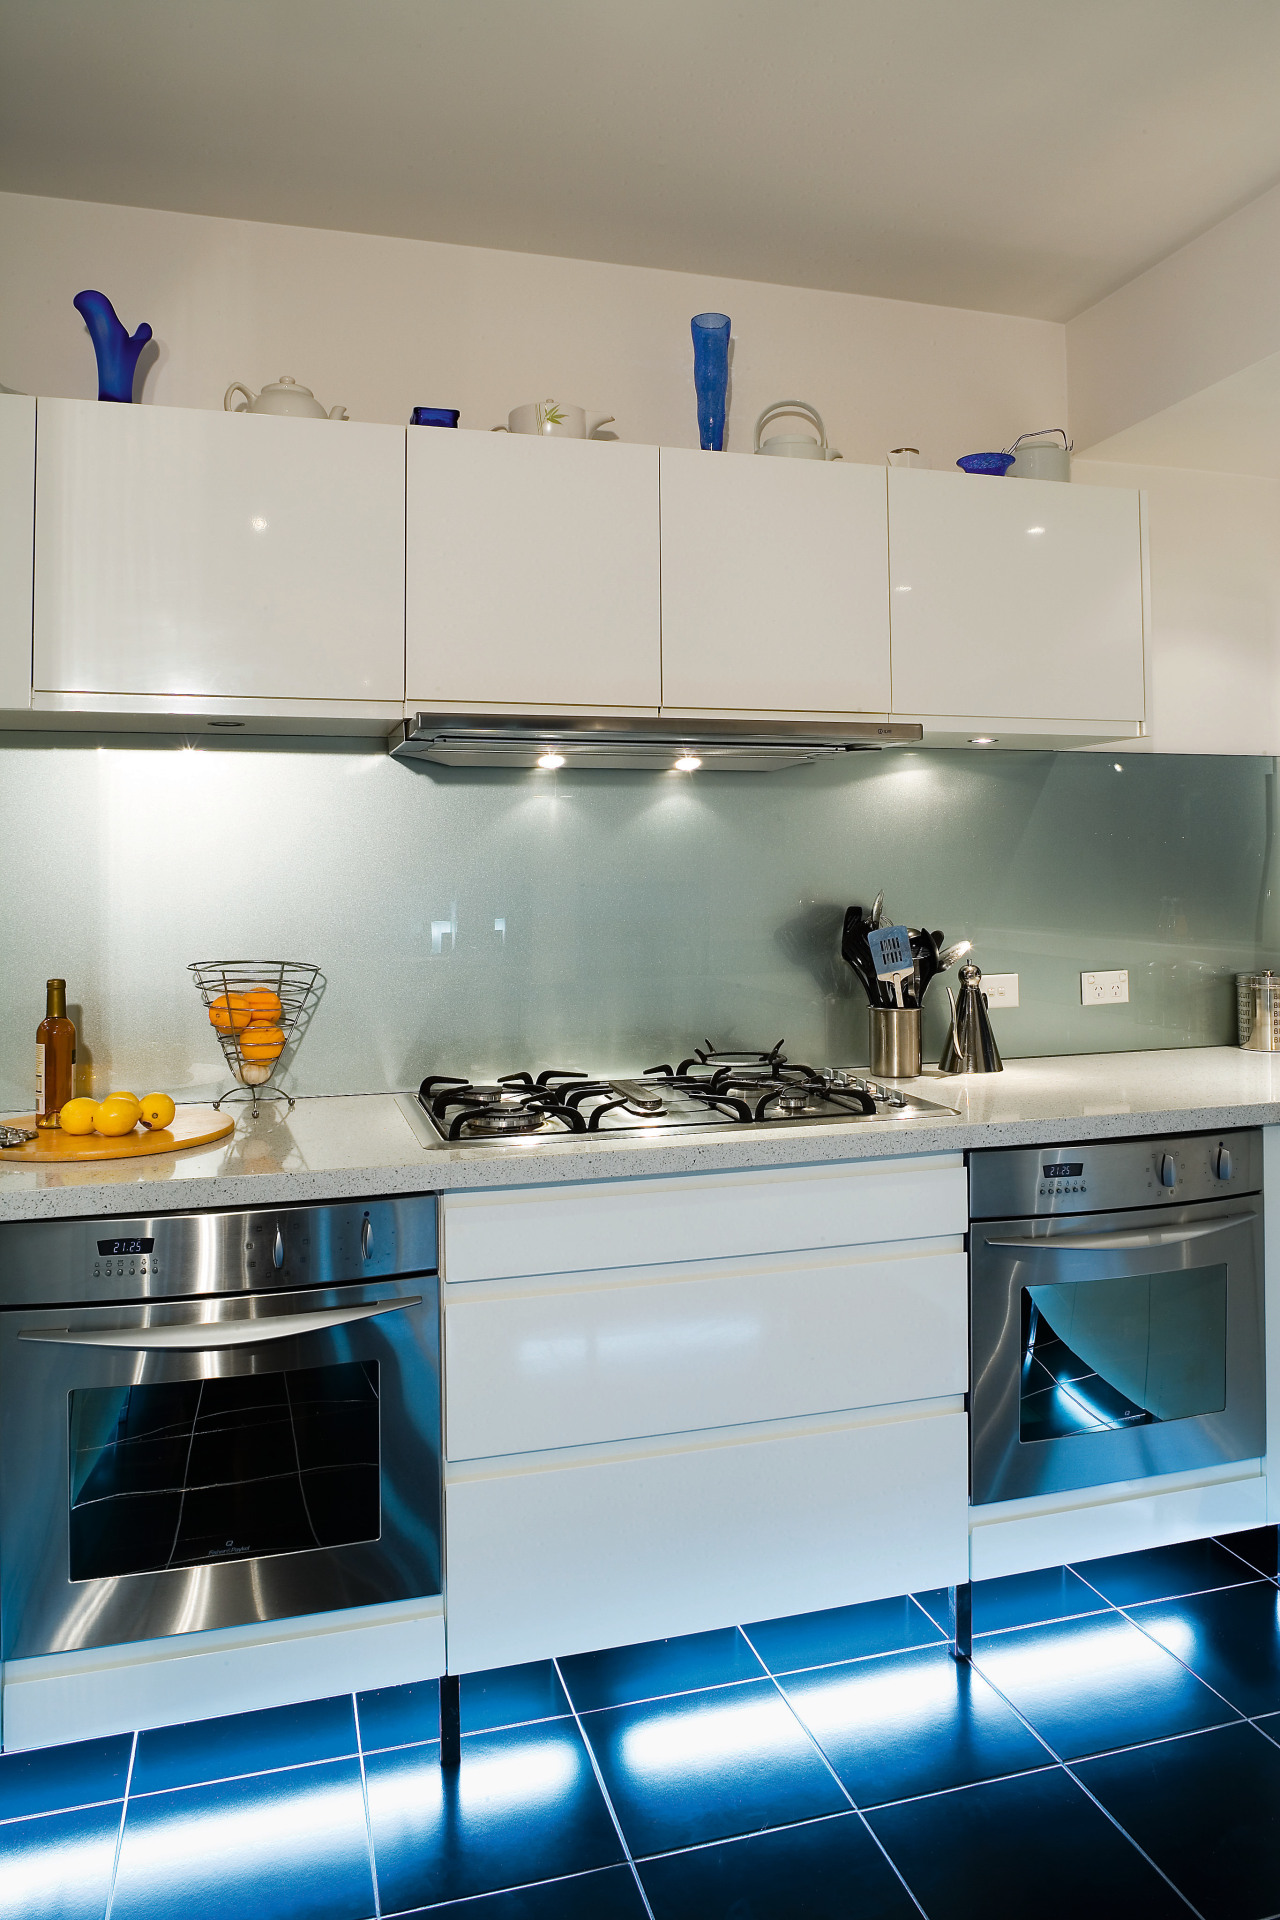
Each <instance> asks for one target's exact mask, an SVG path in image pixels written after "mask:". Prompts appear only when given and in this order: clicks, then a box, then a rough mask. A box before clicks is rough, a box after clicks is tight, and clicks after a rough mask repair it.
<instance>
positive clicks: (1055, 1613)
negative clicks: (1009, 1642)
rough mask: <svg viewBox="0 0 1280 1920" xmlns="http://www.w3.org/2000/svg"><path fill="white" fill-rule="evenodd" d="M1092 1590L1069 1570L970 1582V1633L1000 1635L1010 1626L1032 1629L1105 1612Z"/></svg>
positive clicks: (1020, 1574) (1015, 1574)
mask: <svg viewBox="0 0 1280 1920" xmlns="http://www.w3.org/2000/svg"><path fill="white" fill-rule="evenodd" d="M1105 1608H1106V1602H1105V1601H1104V1600H1100V1599H1099V1597H1098V1595H1097V1594H1096V1593H1095V1592H1094V1591H1093V1588H1092V1587H1088V1586H1086V1585H1085V1583H1084V1581H1083V1580H1081V1579H1080V1578H1079V1576H1078V1575H1077V1574H1074V1573H1072V1571H1071V1569H1070V1567H1046V1568H1044V1569H1043V1570H1041V1571H1040V1572H1037V1573H1013V1574H1008V1575H1006V1576H1005V1578H1004V1579H1002V1580H975V1581H974V1583H973V1630H974V1632H975V1633H1001V1632H1004V1631H1005V1630H1006V1629H1007V1628H1009V1627H1035V1626H1040V1625H1042V1624H1043V1623H1044V1622H1045V1621H1047V1620H1068V1619H1070V1618H1071V1617H1072V1616H1073V1615H1076V1614H1082V1613H1098V1612H1100V1611H1105Z"/></svg>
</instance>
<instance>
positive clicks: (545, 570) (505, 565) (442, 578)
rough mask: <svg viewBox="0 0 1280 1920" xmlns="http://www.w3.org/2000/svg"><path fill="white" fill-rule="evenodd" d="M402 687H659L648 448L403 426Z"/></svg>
mask: <svg viewBox="0 0 1280 1920" xmlns="http://www.w3.org/2000/svg"><path fill="white" fill-rule="evenodd" d="M406 517H407V529H408V554H407V561H408V576H407V593H406V603H405V604H406V648H405V658H406V698H407V700H408V701H409V703H410V704H417V705H420V706H439V705H446V706H450V707H458V706H463V707H465V706H469V705H473V704H474V705H480V706H484V705H495V706H507V707H534V708H539V707H541V708H544V709H551V708H566V707H567V708H571V709H572V708H587V709H600V708H605V709H608V708H624V709H625V708H640V709H645V708H647V709H648V710H649V711H650V712H652V711H653V710H654V709H655V708H656V707H657V705H658V702H659V698H660V687H659V680H660V666H659V552H658V450H657V448H656V447H635V446H624V445H621V444H619V443H617V442H613V441H594V440H548V439H539V438H537V437H536V436H534V435H528V436H526V435H522V434H506V433H468V432H465V431H463V432H457V431H455V432H449V431H447V430H445V431H441V430H439V429H433V428H430V427H413V428H410V430H409V455H408V512H407V516H406Z"/></svg>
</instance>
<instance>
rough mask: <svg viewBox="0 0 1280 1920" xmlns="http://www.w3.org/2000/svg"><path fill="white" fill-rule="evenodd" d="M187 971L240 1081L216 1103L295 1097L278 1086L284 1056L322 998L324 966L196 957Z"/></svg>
mask: <svg viewBox="0 0 1280 1920" xmlns="http://www.w3.org/2000/svg"><path fill="white" fill-rule="evenodd" d="M187 971H188V972H189V973H191V974H193V975H194V976H195V983H196V989H197V991H198V992H199V995H200V998H201V1000H203V1002H204V1004H205V1007H206V1009H207V1010H208V1014H209V1020H210V1024H211V1025H212V1027H213V1029H214V1032H215V1033H216V1034H217V1036H218V1044H219V1046H220V1047H221V1048H222V1052H223V1057H224V1058H225V1060H226V1063H227V1065H228V1067H230V1069H231V1071H232V1073H233V1074H234V1075H235V1077H236V1080H237V1081H238V1082H239V1085H238V1086H235V1087H230V1088H228V1090H227V1092H226V1093H224V1094H220V1095H219V1097H218V1098H217V1099H216V1100H215V1101H214V1103H213V1105H214V1109H215V1111H216V1110H217V1109H218V1108H220V1107H221V1106H222V1103H223V1101H224V1100H236V1099H246V1098H247V1099H249V1100H252V1102H253V1118H254V1119H255V1120H256V1119H257V1117H258V1105H259V1102H260V1101H262V1100H275V1099H281V1100H287V1101H288V1103H289V1107H290V1109H292V1107H293V1098H292V1096H291V1095H290V1094H287V1093H286V1092H285V1091H284V1088H283V1087H281V1086H278V1085H276V1084H274V1082H275V1079H276V1076H277V1074H278V1073H279V1072H280V1070H281V1062H282V1061H283V1059H284V1056H285V1054H286V1053H287V1052H288V1053H292V1052H293V1051H296V1048H297V1043H298V1041H299V1040H300V1039H301V1037H302V1035H303V1033H304V1032H305V1030H306V1027H307V1024H308V1022H309V1021H310V1019H311V1015H312V1014H313V1013H314V1011H315V1007H316V1003H317V1001H318V1000H319V998H320V979H321V976H320V969H319V967H318V966H313V965H312V963H311V962H310V961H309V960H193V961H192V962H191V964H190V966H189V967H188V969H187Z"/></svg>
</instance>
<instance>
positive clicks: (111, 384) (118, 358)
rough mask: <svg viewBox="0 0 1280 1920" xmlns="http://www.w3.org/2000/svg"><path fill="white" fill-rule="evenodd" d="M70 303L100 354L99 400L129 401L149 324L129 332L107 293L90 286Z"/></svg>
mask: <svg viewBox="0 0 1280 1920" xmlns="http://www.w3.org/2000/svg"><path fill="white" fill-rule="evenodd" d="M71 304H72V306H73V307H74V308H75V310H76V312H77V313H78V314H79V315H80V317H81V319H82V320H83V321H84V323H85V325H86V327H88V329H89V338H90V339H91V340H92V341H93V350H94V352H95V353H96V354H97V356H98V398H99V400H123V401H124V402H125V403H126V404H128V403H129V402H130V401H131V400H132V399H133V376H134V374H135V373H136V371H137V367H138V355H139V354H140V353H141V352H142V349H143V348H144V347H145V346H146V344H147V342H148V340H149V339H150V338H151V329H150V327H149V326H148V325H147V323H146V321H145V320H144V321H143V323H142V325H141V326H140V327H139V328H138V331H137V332H136V333H135V334H132V335H130V334H127V333H126V332H125V330H124V328H123V327H122V326H121V324H120V322H119V320H117V318H116V310H115V308H114V307H113V306H112V304H111V302H110V301H109V300H108V298H107V296H106V294H105V293H95V292H94V291H93V289H92V288H91V287H90V288H88V289H86V291H85V292H84V293H78V294H77V295H76V297H75V299H74V300H73V301H72V303H71Z"/></svg>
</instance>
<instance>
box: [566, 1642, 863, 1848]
mask: <svg viewBox="0 0 1280 1920" xmlns="http://www.w3.org/2000/svg"><path fill="white" fill-rule="evenodd" d="M583 1726H584V1727H585V1729H586V1734H587V1738H588V1740H590V1742H591V1747H592V1751H593V1752H594V1754H595V1756H596V1760H597V1762H598V1764H599V1767H600V1771H601V1773H602V1774H603V1776H604V1782H605V1785H606V1787H607V1788H608V1790H609V1797H610V1799H611V1800H612V1801H613V1805H614V1809H615V1811H616V1812H617V1815H618V1819H619V1820H620V1822H621V1823H622V1831H623V1832H624V1833H625V1834H626V1836H627V1844H628V1845H629V1847H630V1848H631V1851H632V1853H633V1854H634V1855H637V1856H638V1855H640V1854H647V1853H666V1852H669V1851H671V1850H672V1849H674V1848H676V1847H691V1846H697V1845H698V1844H700V1843H701V1842H702V1841H705V1840H719V1839H722V1838H724V1837H726V1836H727V1835H729V1834H735V1833H751V1832H753V1831H755V1829H757V1828H761V1827H773V1826H779V1827H780V1826H789V1825H791V1824H792V1823H793V1822H795V1821H797V1820H804V1819H808V1818H810V1817H812V1816H814V1815H816V1814H822V1813H843V1812H845V1811H846V1810H847V1808H848V1805H849V1803H848V1800H847V1799H846V1798H845V1796H844V1794H843V1793H842V1792H841V1791H840V1788H839V1787H838V1785H837V1784H836V1782H835V1781H834V1780H833V1779H832V1777H831V1774H830V1772H829V1770H828V1769H827V1767H826V1766H825V1765H824V1764H823V1761H822V1757H821V1755H820V1754H819V1753H818V1752H817V1751H816V1750H815V1748H814V1745H813V1742H812V1741H811V1740H810V1739H809V1738H808V1736H807V1735H806V1734H805V1732H804V1730H803V1728H801V1727H800V1726H798V1725H797V1723H796V1719H795V1716H794V1715H793V1714H792V1712H791V1710H790V1708H789V1707H788V1706H787V1704H786V1702H785V1701H784V1700H783V1699H782V1698H781V1697H780V1695H779V1693H778V1690H777V1688H776V1687H775V1686H774V1684H773V1682H772V1681H771V1680H760V1681H747V1682H745V1683H744V1684H743V1685H740V1686H733V1687H717V1688H712V1689H711V1690H710V1691H708V1692H705V1693H690V1694H683V1695H680V1696H679V1697H677V1698H675V1699H666V1700H655V1701H648V1702H645V1703H643V1704H641V1705H636V1706H627V1707H608V1708H605V1709H604V1710H603V1711H601V1712H598V1713H590V1714H586V1715H584V1717H583Z"/></svg>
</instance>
